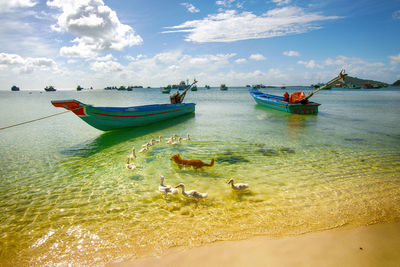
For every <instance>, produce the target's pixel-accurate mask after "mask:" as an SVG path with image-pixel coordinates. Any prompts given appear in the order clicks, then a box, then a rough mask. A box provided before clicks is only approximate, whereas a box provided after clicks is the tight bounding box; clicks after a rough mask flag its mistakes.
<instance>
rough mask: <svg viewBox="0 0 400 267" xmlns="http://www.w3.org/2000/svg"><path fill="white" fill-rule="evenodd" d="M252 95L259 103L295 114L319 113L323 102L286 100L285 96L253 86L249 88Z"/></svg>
mask: <svg viewBox="0 0 400 267" xmlns="http://www.w3.org/2000/svg"><path fill="white" fill-rule="evenodd" d="M249 92H250V95H251V96H252V97H253V98H254V100H255V101H256V103H257V104H260V105H262V106H266V107H269V108H273V109H277V110H281V111H285V112H288V113H294V114H317V113H318V106H320V105H321V104H319V103H315V102H311V101H309V102H308V103H305V104H302V103H289V102H288V101H285V100H284V98H283V96H277V95H270V94H265V93H263V92H260V91H259V90H258V89H256V88H253V89H250V90H249Z"/></svg>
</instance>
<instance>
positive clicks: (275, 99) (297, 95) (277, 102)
mask: <svg viewBox="0 0 400 267" xmlns="http://www.w3.org/2000/svg"><path fill="white" fill-rule="evenodd" d="M346 75H347V74H345V73H344V70H342V71H341V72H340V74H339V75H338V76H337V77H336V78H334V79H332V80H331V81H329V82H328V83H326V84H325V85H323V86H320V87H319V88H318V89H317V90H315V91H313V92H311V93H309V94H308V95H307V96H306V95H305V94H304V93H303V92H294V93H292V95H291V96H290V97H289V94H288V93H287V92H286V93H285V95H286V97H283V96H277V95H270V94H265V93H263V92H261V91H259V90H258V88H253V89H250V90H249V92H250V95H251V96H252V97H253V98H254V100H255V101H256V102H257V103H258V104H260V105H263V106H266V107H269V108H273V109H277V110H281V111H285V112H288V113H294V114H317V113H318V107H319V106H320V105H321V104H319V103H316V102H312V101H309V99H310V97H312V96H313V95H314V94H315V93H316V92H318V91H320V90H323V89H325V88H326V87H329V86H331V85H332V84H333V83H335V82H337V81H344V77H345V76H346Z"/></svg>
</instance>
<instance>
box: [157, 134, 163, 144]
mask: <svg viewBox="0 0 400 267" xmlns="http://www.w3.org/2000/svg"><path fill="white" fill-rule="evenodd" d="M161 140H162V136H161V135H160V136H159V137H158V139H156V143H160V142H161Z"/></svg>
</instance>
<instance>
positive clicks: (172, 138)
mask: <svg viewBox="0 0 400 267" xmlns="http://www.w3.org/2000/svg"><path fill="white" fill-rule="evenodd" d="M173 141H174V137H173V136H171V137H170V138H167V139H166V140H165V143H166V144H172V142H173Z"/></svg>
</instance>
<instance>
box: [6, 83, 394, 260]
mask: <svg viewBox="0 0 400 267" xmlns="http://www.w3.org/2000/svg"><path fill="white" fill-rule="evenodd" d="M271 90H272V89H271ZM60 93H61V95H60V96H59V98H60V99H62V98H66V99H68V98H76V96H75V94H76V92H60ZM271 93H273V92H271ZM277 93H279V92H277ZM336 94H337V92H335V91H334V90H333V91H331V92H321V94H318V96H316V97H319V99H318V101H317V102H320V103H322V105H321V107H320V114H318V115H315V116H300V115H292V114H288V113H285V112H280V111H276V110H272V109H268V108H263V107H260V106H259V105H256V104H255V103H254V101H253V100H252V98H251V97H250V96H249V94H248V92H247V90H245V89H238V88H236V89H235V88H233V89H232V90H231V89H230V90H228V91H225V92H220V91H219V90H212V89H210V90H201V89H199V90H198V91H197V92H193V93H192V92H191V93H190V94H188V96H187V98H188V101H190V102H195V103H196V116H195V117H193V116H190V117H189V116H184V117H180V118H177V119H175V120H173V121H165V122H161V123H159V124H154V125H151V126H146V127H139V128H135V129H126V130H122V131H117V132H109V133H101V132H99V131H97V130H95V129H93V128H91V127H90V126H88V125H87V124H86V123H84V122H83V121H81V120H79V119H78V118H76V116H74V115H73V114H71V116H69V115H68V114H65V115H62V118H57V119H55V118H53V119H50V120H48V121H46V120H43V121H41V122H40V123H36V124H32V125H30V126H29V128H19V129H17V127H16V128H14V129H12V130H10V131H6V132H0V148H1V149H0V156H1V158H2V161H0V167H1V168H0V178H1V179H0V212H1V214H2V215H3V216H2V217H1V219H0V265H2V266H3V265H4V266H30V265H39V266H45V265H61V266H64V265H76V266H82V265H84V266H88V265H90V266H93V265H103V264H105V263H107V262H116V261H122V260H129V259H132V258H138V257H143V256H151V255H160V254H162V253H163V252H164V251H165V250H166V249H168V248H171V247H176V246H188V247H191V246H198V245H202V244H207V243H210V242H214V241H217V240H237V239H243V238H248V237H252V236H254V235H259V234H263V235H268V236H270V237H280V236H287V235H293V234H300V233H305V232H310V231H320V230H324V229H331V228H335V227H340V226H343V225H366V224H371V223H381V222H392V221H396V220H399V219H400V175H399V173H400V154H399V151H400V143H399V142H396V140H395V137H396V136H397V137H398V135H399V132H400V123H398V120H399V119H398V118H399V116H398V115H399V114H400V107H399V105H397V103H398V102H399V101H400V94H399V93H397V92H396V91H393V92H392V91H389V92H386V91H382V94H389V96H390V97H389V98H388V99H389V100H388V101H386V100H385V99H386V98H385V97H384V96H382V97H379V96H376V95H374V96H373V98H374V99H377V98H379V99H378V100H379V101H381V102H382V101H383V102H384V103H385V105H382V106H379V107H376V110H375V111H370V108H371V106H370V105H366V106H364V105H361V104H358V105H350V104H349V102H351V103H355V104H357V103H359V102H358V101H360V100H359V99H360V95H361V96H363V97H364V98H366V99H370V98H371V96H369V95H368V94H367V93H366V92H365V93H363V91H360V92H358V93H357V94H359V95H356V96H351V95H350V96H346V97H345V99H346V100H347V103H346V104H341V101H340V100H341V99H343V98H344V97H343V96H342V95H340V94H346V92H342V91H340V92H339V95H336ZM352 94H354V92H353V93H352ZM363 94H364V95H363ZM54 95H56V96H58V93H56V94H54ZM12 96H13V97H16V95H12ZM10 97H11V95H10V96H9V97H8V98H0V102H1V103H0V108H1V109H2V110H1V111H2V113H4V114H8V113H7V110H8V108H9V106H7V104H8V103H9V102H13V101H10V100H9V98H10ZM18 97H22V99H20V98H18V99H17V100H18V101H17V100H16V102H15V103H17V104H18V103H20V104H19V105H23V104H24V103H25V102H29V103H31V104H30V105H31V106H30V108H29V110H30V112H32V113H34V112H35V110H37V113H43V112H44V111H43V110H42V108H43V106H44V103H48V104H49V106H50V99H44V98H45V97H49V95H46V94H31V95H28V94H26V95H24V94H19V95H18ZM23 97H26V99H24V98H23ZM85 97H86V98H87V99H85V102H97V101H94V100H99V99H100V100H101V101H103V102H104V106H107V105H108V102H107V101H110V103H109V105H113V104H115V103H117V102H120V101H125V102H124V103H121V105H122V104H131V105H140V104H148V102H149V101H150V100H151V101H153V102H155V103H158V102H159V103H162V102H163V101H164V100H163V98H164V97H165V96H164V95H162V94H161V93H160V92H159V90H147V89H140V90H137V91H133V92H129V93H128V92H90V93H87V94H85ZM129 97H131V98H132V101H131V100H130V99H129ZM2 99H8V100H7V101H2ZM121 99H122V100H121ZM149 99H150V100H149ZM393 99H395V100H397V101H393ZM45 100H46V101H45ZM126 102H135V103H126ZM164 102H165V101H164ZM50 107H51V106H50ZM354 107H356V109H357V110H356V111H354V110H353V108H354ZM46 112H47V113H48V112H49V111H46ZM33 115H35V114H32V116H33ZM10 116H11V115H10ZM16 116H19V114H17V115H16ZM18 119H20V118H18ZM7 120H9V121H11V122H12V121H13V120H16V118H10V117H9V116H8V117H7ZM355 120H357V123H354V122H355ZM65 124H67V125H68V126H69V127H64V125H65ZM27 132H29V133H30V134H29V135H26V133H27ZM76 132H79V133H80V134H79V135H76V134H75V133H76ZM175 133H176V134H178V135H179V136H183V137H185V136H186V134H187V133H189V134H190V136H191V137H192V140H191V141H189V142H187V141H185V142H182V143H181V144H179V145H169V144H166V143H165V141H164V142H162V143H158V144H156V145H154V146H152V147H151V148H150V151H149V152H147V153H144V154H142V153H137V159H136V160H135V162H134V163H135V164H136V165H137V166H138V168H137V169H136V170H134V171H131V170H127V169H126V168H125V163H126V157H127V155H128V154H130V153H131V150H132V147H135V148H136V149H137V150H139V149H140V148H141V147H142V145H143V144H144V143H147V142H148V141H149V140H150V139H152V138H157V137H158V136H159V135H162V136H164V138H165V137H169V136H171V135H172V134H175ZM21 140H23V141H22V142H21ZM86 140H89V141H86ZM175 153H180V154H181V156H182V157H183V158H187V159H200V160H202V161H205V162H209V161H210V159H211V158H212V157H215V161H216V163H215V165H214V166H213V167H212V168H204V169H203V170H194V169H192V168H182V169H179V168H178V167H177V166H176V164H175V163H173V162H171V161H170V157H171V156H172V155H173V154H175ZM160 175H163V176H164V177H165V179H166V183H167V184H169V185H171V186H175V185H177V184H179V183H184V184H185V185H186V187H187V189H188V190H192V189H193V190H198V191H199V192H207V193H208V194H209V196H208V197H207V198H206V199H201V200H192V199H187V198H185V197H183V196H182V195H178V196H165V195H163V194H161V193H160V192H158V186H159V182H160V179H159V177H160ZM229 178H233V179H234V180H235V182H238V183H240V182H242V183H248V184H249V185H250V188H249V190H248V191H246V192H239V193H237V192H232V190H231V188H230V187H229V185H228V184H227V181H228V179H229Z"/></svg>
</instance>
